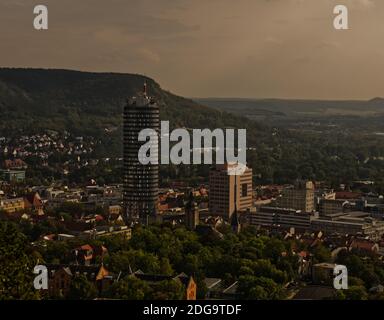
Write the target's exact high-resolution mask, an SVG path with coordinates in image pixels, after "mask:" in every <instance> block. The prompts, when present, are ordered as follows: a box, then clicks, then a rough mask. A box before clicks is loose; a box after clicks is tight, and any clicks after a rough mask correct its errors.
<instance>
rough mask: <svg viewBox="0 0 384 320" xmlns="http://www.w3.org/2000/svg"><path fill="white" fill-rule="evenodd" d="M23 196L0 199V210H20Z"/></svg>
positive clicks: (23, 203)
mask: <svg viewBox="0 0 384 320" xmlns="http://www.w3.org/2000/svg"><path fill="white" fill-rule="evenodd" d="M24 208H25V202H24V198H14V199H4V200H0V211H5V212H7V213H13V212H20V211H22V210H24Z"/></svg>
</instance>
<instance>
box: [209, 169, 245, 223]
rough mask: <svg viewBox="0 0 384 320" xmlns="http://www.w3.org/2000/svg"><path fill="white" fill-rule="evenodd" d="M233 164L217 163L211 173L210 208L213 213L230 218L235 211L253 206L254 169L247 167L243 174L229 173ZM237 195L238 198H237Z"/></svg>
mask: <svg viewBox="0 0 384 320" xmlns="http://www.w3.org/2000/svg"><path fill="white" fill-rule="evenodd" d="M230 166H231V165H228V164H226V165H217V166H216V167H213V168H212V169H211V171H210V173H209V210H210V213H211V214H213V215H219V216H222V217H223V218H224V219H228V220H229V219H230V218H231V216H232V213H233V212H234V211H235V201H236V202H237V210H238V211H244V210H247V209H249V208H251V207H252V169H250V168H248V167H247V168H246V170H245V172H244V173H243V174H242V175H238V176H234V175H228V168H230ZM235 197H236V199H235Z"/></svg>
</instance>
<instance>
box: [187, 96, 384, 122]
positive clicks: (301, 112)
mask: <svg viewBox="0 0 384 320" xmlns="http://www.w3.org/2000/svg"><path fill="white" fill-rule="evenodd" d="M194 101H196V102H198V103H201V104H204V105H207V106H210V107H212V108H216V109H217V110H223V111H227V112H232V113H235V114H241V115H245V116H248V117H249V118H257V117H259V116H265V117H268V116H269V117H271V116H275V117H279V116H284V117H297V116H319V117H323V116H334V115H353V116H371V115H374V114H381V113H383V112H384V99H382V98H375V99H372V100H369V101H338V100H335V101H332V100H284V99H241V98H196V99H194Z"/></svg>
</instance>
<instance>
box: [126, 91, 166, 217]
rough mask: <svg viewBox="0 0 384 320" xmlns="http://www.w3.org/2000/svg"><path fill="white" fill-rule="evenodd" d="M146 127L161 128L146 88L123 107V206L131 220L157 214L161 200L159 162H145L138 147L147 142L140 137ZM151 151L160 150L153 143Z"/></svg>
mask: <svg viewBox="0 0 384 320" xmlns="http://www.w3.org/2000/svg"><path fill="white" fill-rule="evenodd" d="M143 129H154V130H156V132H157V133H158V132H159V107H158V105H157V104H156V103H155V101H154V100H153V99H151V98H150V97H148V96H147V88H146V84H144V90H143V92H141V93H139V94H138V96H137V97H132V98H130V99H129V101H128V103H127V105H126V106H125V108H124V207H125V217H126V218H127V219H128V220H129V221H132V220H134V221H140V222H141V223H147V222H148V221H149V220H150V219H152V218H155V217H156V212H157V204H158V183H159V182H158V180H159V166H158V164H151V163H150V164H142V163H140V161H139V156H138V153H139V149H140V147H141V146H142V145H143V144H144V142H140V141H139V140H138V136H139V132H140V131H141V130H143ZM151 147H152V151H153V152H156V153H157V152H158V144H157V143H153V145H152V146H151Z"/></svg>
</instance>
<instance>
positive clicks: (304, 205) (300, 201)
mask: <svg viewBox="0 0 384 320" xmlns="http://www.w3.org/2000/svg"><path fill="white" fill-rule="evenodd" d="M275 207H279V208H286V209H295V210H301V211H303V212H312V211H314V210H315V188H314V185H313V183H312V182H311V181H297V182H296V183H295V185H294V186H293V187H291V188H285V189H284V190H283V191H282V195H281V196H280V197H279V198H277V199H276V204H275Z"/></svg>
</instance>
